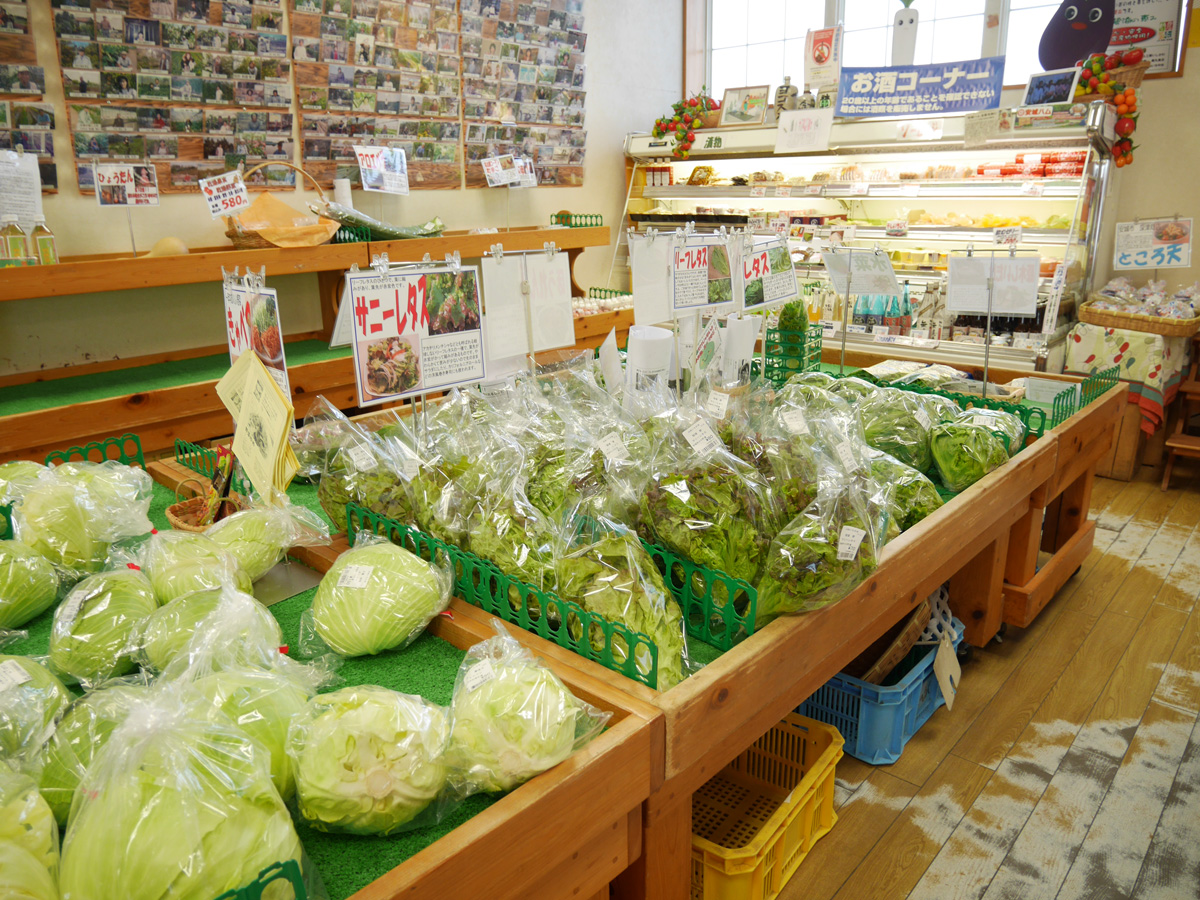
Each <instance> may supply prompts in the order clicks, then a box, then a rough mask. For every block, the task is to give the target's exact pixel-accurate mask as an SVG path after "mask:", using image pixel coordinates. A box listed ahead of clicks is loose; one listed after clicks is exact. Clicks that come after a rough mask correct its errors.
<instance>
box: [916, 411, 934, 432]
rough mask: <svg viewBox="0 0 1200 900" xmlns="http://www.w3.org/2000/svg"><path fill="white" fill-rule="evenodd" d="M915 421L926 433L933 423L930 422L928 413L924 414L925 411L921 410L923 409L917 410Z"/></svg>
mask: <svg viewBox="0 0 1200 900" xmlns="http://www.w3.org/2000/svg"><path fill="white" fill-rule="evenodd" d="M916 419H917V424H918V425H920V426H921V427H922V428H924V429H925V430H926V431H928V430H929V429H930V428H932V427H933V422H931V421H930V420H929V413H927V412H925V410H923V409H918V410H917V415H916Z"/></svg>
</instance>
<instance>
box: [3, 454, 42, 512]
mask: <svg viewBox="0 0 1200 900" xmlns="http://www.w3.org/2000/svg"><path fill="white" fill-rule="evenodd" d="M45 471H46V467H45V466H43V465H42V464H41V463H35V462H33V461H32V460H28V459H14V460H12V461H11V462H6V463H0V506H11V505H12V504H14V503H18V502H20V500H21V498H22V497H24V496H25V492H26V491H27V490H29V489H30V488H31V487H33V486H34V485H35V484H37V482H38V479H39V478H41V476H42V473H43V472H45Z"/></svg>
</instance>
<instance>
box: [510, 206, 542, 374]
mask: <svg viewBox="0 0 1200 900" xmlns="http://www.w3.org/2000/svg"><path fill="white" fill-rule="evenodd" d="M509 190H510V191H511V190H512V188H509ZM527 258H528V254H526V253H523V254H521V302H522V303H524V304H525V341H526V343H525V347H526V350H527V351H528V352H527V354H526V356H527V362H528V363H529V373H530V374H531V375H532V374H533V373H535V372H537V357H536V356H535V354H534V351H533V309H532V307H531V306H530V305H529V265H528V263H527V262H526V260H527Z"/></svg>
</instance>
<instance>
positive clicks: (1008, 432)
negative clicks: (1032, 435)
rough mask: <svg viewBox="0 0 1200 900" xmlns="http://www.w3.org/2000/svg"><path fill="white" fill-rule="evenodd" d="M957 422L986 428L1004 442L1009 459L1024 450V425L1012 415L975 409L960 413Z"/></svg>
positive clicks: (995, 410)
mask: <svg viewBox="0 0 1200 900" xmlns="http://www.w3.org/2000/svg"><path fill="white" fill-rule="evenodd" d="M957 421H959V422H966V423H969V424H971V425H978V426H980V427H981V428H986V429H987V430H988V431H990V432H991V433H992V434H994V435H995V436H996V437H998V438H1000V440H1002V441H1003V442H1004V448H1005V449H1006V450H1007V451H1008V455H1009V458H1012V457H1014V456H1016V455H1017V454H1018V453H1020V452H1021V451H1022V450H1024V449H1025V423H1024V422H1022V421H1021V419H1020V417H1019V416H1016V415H1014V414H1013V413H1010V412H1005V411H1004V410H1002V409H980V408H978V407H976V408H972V409H968V410H965V411H964V412H962V413H960V414H959V416H958V419H957Z"/></svg>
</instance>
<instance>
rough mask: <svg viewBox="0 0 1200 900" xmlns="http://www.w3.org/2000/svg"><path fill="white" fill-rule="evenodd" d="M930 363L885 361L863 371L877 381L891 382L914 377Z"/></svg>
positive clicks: (898, 360) (901, 360)
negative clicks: (909, 376)
mask: <svg viewBox="0 0 1200 900" xmlns="http://www.w3.org/2000/svg"><path fill="white" fill-rule="evenodd" d="M927 365H928V363H923V362H915V361H913V360H907V359H885V360H884V361H883V362H878V363H875V365H873V366H868V367H867V368H865V369H863V371H864V372H866V373H867V374H868V375H870V376H871V377H872V378H874V379H875V380H876V381H882V382H889V381H895V380H896V379H898V378H903V377H904V376H906V375H912V374H913V373H915V372H919V371H921V370H922V369H924V368H925V367H926V366H927Z"/></svg>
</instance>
